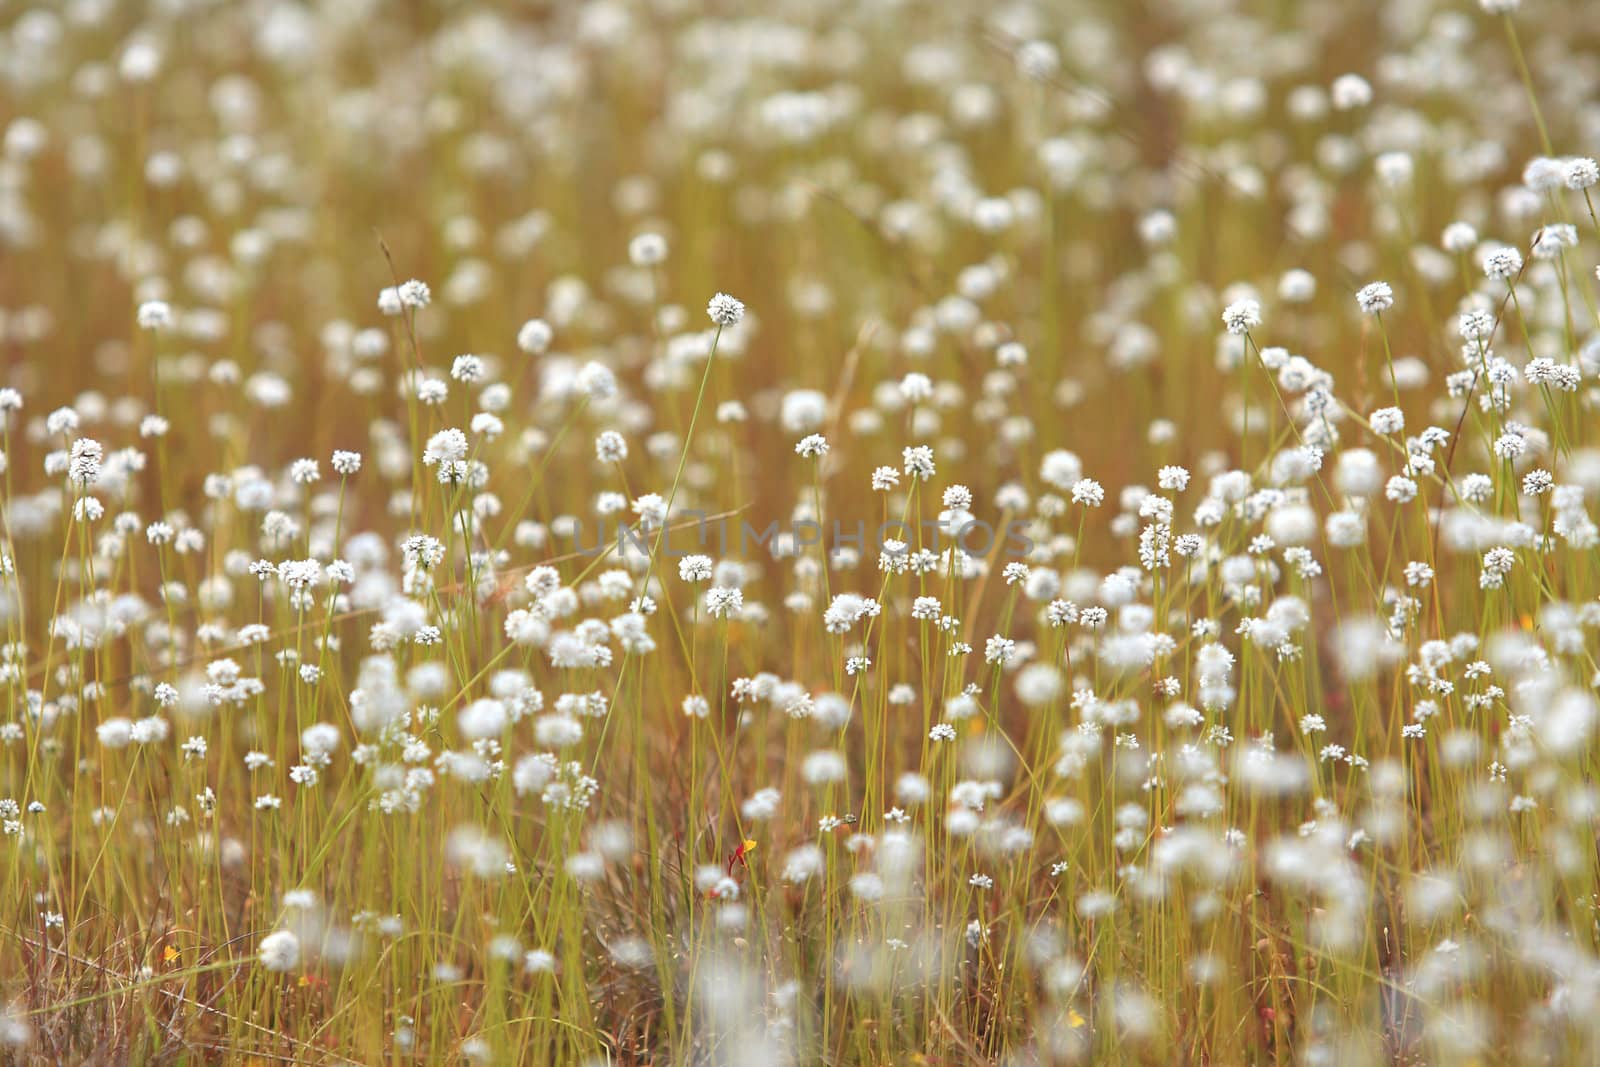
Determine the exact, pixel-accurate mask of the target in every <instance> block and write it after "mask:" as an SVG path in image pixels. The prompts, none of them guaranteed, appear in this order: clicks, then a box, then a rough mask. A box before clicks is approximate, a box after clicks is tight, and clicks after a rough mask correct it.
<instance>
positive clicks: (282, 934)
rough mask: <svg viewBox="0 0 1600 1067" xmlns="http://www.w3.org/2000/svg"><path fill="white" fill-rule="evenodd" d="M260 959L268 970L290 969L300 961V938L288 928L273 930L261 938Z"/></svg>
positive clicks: (277, 971)
mask: <svg viewBox="0 0 1600 1067" xmlns="http://www.w3.org/2000/svg"><path fill="white" fill-rule="evenodd" d="M260 959H261V966H263V967H265V968H266V969H267V970H269V971H273V972H276V973H279V974H281V973H283V972H284V971H292V970H294V968H295V967H296V966H298V965H299V963H300V939H299V938H298V937H296V936H294V934H292V933H290V932H289V931H288V930H274V931H273V932H272V933H270V934H268V935H267V936H266V937H263V938H262V939H261V946H260Z"/></svg>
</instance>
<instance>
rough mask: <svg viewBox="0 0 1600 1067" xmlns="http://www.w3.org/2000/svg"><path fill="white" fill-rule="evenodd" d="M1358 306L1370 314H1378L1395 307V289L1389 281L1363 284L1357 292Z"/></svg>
mask: <svg viewBox="0 0 1600 1067" xmlns="http://www.w3.org/2000/svg"><path fill="white" fill-rule="evenodd" d="M1356 306H1357V307H1359V308H1360V309H1361V310H1362V311H1363V312H1365V313H1366V314H1368V315H1376V314H1378V313H1380V312H1383V311H1388V310H1389V309H1390V308H1392V307H1394V290H1393V289H1391V288H1390V287H1389V283H1388V282H1372V283H1370V284H1367V285H1363V286H1362V287H1361V289H1360V291H1358V292H1357V293H1356Z"/></svg>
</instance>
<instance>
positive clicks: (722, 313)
mask: <svg viewBox="0 0 1600 1067" xmlns="http://www.w3.org/2000/svg"><path fill="white" fill-rule="evenodd" d="M706 314H707V315H709V316H710V317H711V321H712V322H714V323H716V324H717V325H718V326H737V325H739V323H740V322H741V321H742V320H743V319H744V305H743V304H741V303H740V302H739V301H737V300H735V299H734V298H733V297H731V296H729V295H728V294H727V293H718V294H717V295H716V296H713V297H712V298H711V302H710V303H708V304H707V305H706Z"/></svg>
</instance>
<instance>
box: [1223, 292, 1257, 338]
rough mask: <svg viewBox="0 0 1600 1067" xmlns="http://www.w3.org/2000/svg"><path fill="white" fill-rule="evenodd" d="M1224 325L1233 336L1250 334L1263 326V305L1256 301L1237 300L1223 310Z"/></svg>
mask: <svg viewBox="0 0 1600 1067" xmlns="http://www.w3.org/2000/svg"><path fill="white" fill-rule="evenodd" d="M1222 325H1223V326H1225V327H1227V330H1228V332H1229V333H1231V334H1243V333H1249V332H1250V331H1251V330H1253V329H1255V328H1256V327H1257V326H1260V325H1261V305H1260V304H1259V303H1257V302H1256V301H1254V300H1235V301H1234V302H1233V303H1231V304H1229V305H1228V306H1227V307H1225V308H1223V309H1222Z"/></svg>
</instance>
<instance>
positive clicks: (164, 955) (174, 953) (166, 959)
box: [161, 945, 178, 963]
mask: <svg viewBox="0 0 1600 1067" xmlns="http://www.w3.org/2000/svg"><path fill="white" fill-rule="evenodd" d="M177 958H178V950H177V949H176V948H174V947H173V946H172V945H168V946H167V947H166V948H164V949H162V950H161V962H162V963H171V962H172V961H173V960H175V959H177Z"/></svg>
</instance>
